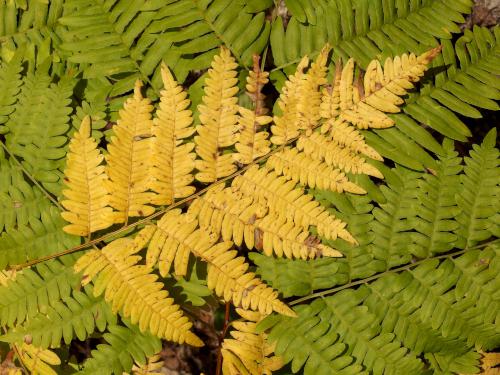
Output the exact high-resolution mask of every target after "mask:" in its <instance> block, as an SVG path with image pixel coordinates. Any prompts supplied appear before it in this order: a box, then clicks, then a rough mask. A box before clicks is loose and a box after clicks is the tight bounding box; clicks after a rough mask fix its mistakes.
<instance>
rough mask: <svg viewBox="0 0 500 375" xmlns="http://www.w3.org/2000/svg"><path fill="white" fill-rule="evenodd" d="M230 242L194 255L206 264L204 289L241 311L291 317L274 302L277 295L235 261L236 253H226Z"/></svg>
mask: <svg viewBox="0 0 500 375" xmlns="http://www.w3.org/2000/svg"><path fill="white" fill-rule="evenodd" d="M232 246H233V243H232V242H231V241H227V242H221V243H218V244H216V245H214V246H212V247H211V248H209V249H208V250H205V251H202V252H200V253H198V254H195V255H197V256H198V257H199V258H200V259H202V260H203V261H204V262H207V263H208V276H207V284H208V288H209V289H212V290H213V291H215V293H216V294H217V295H218V296H220V297H222V298H223V299H224V300H225V301H231V302H232V303H233V305H234V306H236V307H242V308H243V309H245V310H248V309H251V310H254V311H259V312H260V313H261V314H265V315H268V314H270V313H271V312H273V311H275V312H277V313H280V314H284V315H288V316H295V313H294V312H293V311H292V310H291V309H290V308H289V307H288V306H287V305H285V304H284V303H283V302H281V301H280V300H279V299H278V293H277V292H276V291H274V290H273V289H272V288H269V287H268V286H267V285H266V284H264V283H263V282H262V281H260V280H259V279H258V278H256V277H255V274H254V273H253V272H247V270H248V268H249V265H248V263H245V258H243V257H237V256H236V255H237V253H238V252H237V251H236V250H230V249H231V248H232Z"/></svg>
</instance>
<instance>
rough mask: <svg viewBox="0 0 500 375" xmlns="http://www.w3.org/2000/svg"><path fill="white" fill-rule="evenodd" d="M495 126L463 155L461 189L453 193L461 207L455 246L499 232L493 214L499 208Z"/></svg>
mask: <svg viewBox="0 0 500 375" xmlns="http://www.w3.org/2000/svg"><path fill="white" fill-rule="evenodd" d="M496 135H497V133H496V130H495V128H493V129H492V130H490V132H489V133H488V134H487V135H486V136H485V138H484V140H483V143H482V144H481V145H480V146H479V145H473V146H472V148H473V149H472V150H471V151H470V156H469V157H466V158H465V167H464V172H465V174H463V175H462V176H460V177H461V182H462V184H461V186H462V189H461V190H460V191H459V192H458V193H457V195H456V201H457V203H458V207H459V208H460V213H459V214H458V216H457V221H458V223H459V227H458V228H457V229H456V233H457V235H458V236H459V238H460V239H459V242H458V244H457V246H458V247H461V248H469V247H471V246H474V245H475V244H476V243H478V241H482V240H485V239H487V238H489V237H490V236H491V232H498V224H497V223H495V222H493V220H492V218H493V217H494V215H498V213H499V212H500V201H499V200H498V199H497V198H498V196H499V195H500V192H499V190H500V168H499V167H500V151H499V150H498V149H497V148H495V144H496Z"/></svg>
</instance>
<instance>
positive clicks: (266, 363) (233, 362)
mask: <svg viewBox="0 0 500 375" xmlns="http://www.w3.org/2000/svg"><path fill="white" fill-rule="evenodd" d="M236 312H237V313H238V314H239V315H240V316H241V317H242V318H243V319H244V321H235V322H233V324H232V327H233V328H234V330H232V331H231V333H230V335H231V336H232V337H233V338H232V339H228V338H226V339H224V341H223V342H222V347H221V353H222V360H223V362H222V372H223V373H224V374H227V375H237V374H241V375H243V374H248V375H250V374H263V375H264V374H266V375H270V374H271V373H272V371H276V370H279V369H280V368H281V367H282V366H283V364H282V361H281V359H280V358H279V357H276V356H272V354H273V351H274V347H273V346H272V345H270V344H268V343H267V342H266V338H267V337H266V336H267V335H266V334H264V333H257V332H256V327H257V324H258V323H259V322H260V321H261V320H262V318H263V317H264V316H263V315H261V314H260V313H258V312H254V311H247V310H243V309H236Z"/></svg>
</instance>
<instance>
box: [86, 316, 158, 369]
mask: <svg viewBox="0 0 500 375" xmlns="http://www.w3.org/2000/svg"><path fill="white" fill-rule="evenodd" d="M124 323H125V326H118V325H114V326H110V327H108V331H109V332H107V333H105V334H104V335H103V337H104V339H105V340H106V342H107V344H99V345H97V349H94V350H92V352H91V354H92V357H91V358H89V359H88V360H87V361H85V362H84V367H83V370H82V371H81V372H80V373H81V374H88V375H91V374H92V375H93V374H97V375H107V374H123V373H124V372H129V371H130V370H132V367H133V366H134V361H135V362H136V363H139V364H145V363H146V360H147V358H148V357H151V356H152V355H154V354H155V353H158V352H159V351H160V350H161V340H160V339H159V338H158V337H156V336H154V335H152V334H150V333H148V332H142V331H141V330H140V329H139V328H138V327H137V326H135V325H133V324H130V322H128V321H124Z"/></svg>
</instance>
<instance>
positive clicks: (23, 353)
mask: <svg viewBox="0 0 500 375" xmlns="http://www.w3.org/2000/svg"><path fill="white" fill-rule="evenodd" d="M15 348H16V353H17V356H18V358H19V360H20V361H21V362H22V364H23V365H24V366H25V367H26V368H27V369H28V370H29V371H30V372H31V373H32V374H40V375H57V372H55V371H54V370H53V369H52V367H51V366H56V365H60V364H61V359H60V358H59V357H58V356H57V354H56V353H54V352H52V351H50V350H48V349H40V348H37V347H35V346H34V345H31V344H26V343H23V344H22V345H19V346H17V345H16V346H15Z"/></svg>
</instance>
